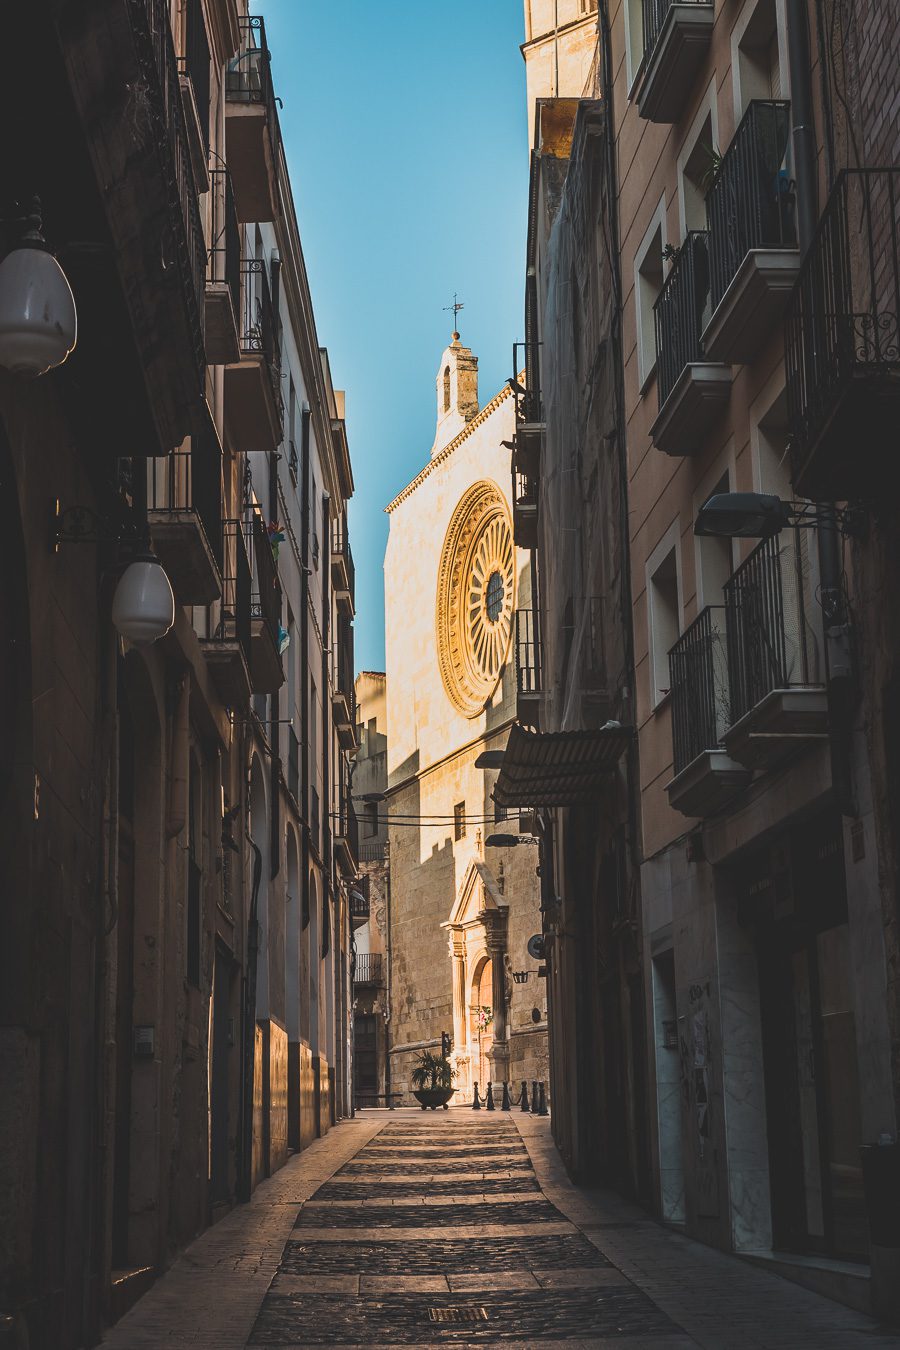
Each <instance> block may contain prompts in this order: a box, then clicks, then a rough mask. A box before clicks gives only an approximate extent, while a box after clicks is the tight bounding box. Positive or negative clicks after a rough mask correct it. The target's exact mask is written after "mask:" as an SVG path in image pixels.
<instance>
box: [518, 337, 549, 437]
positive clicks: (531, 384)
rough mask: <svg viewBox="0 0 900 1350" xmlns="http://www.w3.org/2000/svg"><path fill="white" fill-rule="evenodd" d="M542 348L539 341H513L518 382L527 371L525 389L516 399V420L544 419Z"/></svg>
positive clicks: (540, 420)
mask: <svg viewBox="0 0 900 1350" xmlns="http://www.w3.org/2000/svg"><path fill="white" fill-rule="evenodd" d="M540 349H541V344H540V343H539V342H514V343H513V368H512V377H513V379H514V380H515V381H516V382H517V383H518V379H519V376H520V375H521V373H522V371H523V370H524V372H525V390H524V392H523V393H522V394H521V395H520V396H519V397H518V398H517V399H516V420H517V421H518V422H543V420H544V400H543V397H542V395H541V351H540ZM520 353H521V355H520Z"/></svg>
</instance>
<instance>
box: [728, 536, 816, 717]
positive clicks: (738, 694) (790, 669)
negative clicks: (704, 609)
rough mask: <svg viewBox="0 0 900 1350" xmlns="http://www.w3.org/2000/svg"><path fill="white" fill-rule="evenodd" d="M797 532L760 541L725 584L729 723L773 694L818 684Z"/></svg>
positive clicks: (801, 543) (803, 549)
mask: <svg viewBox="0 0 900 1350" xmlns="http://www.w3.org/2000/svg"><path fill="white" fill-rule="evenodd" d="M806 550H807V544H806V542H805V540H804V538H802V537H801V532H800V531H799V530H786V531H784V533H782V534H780V535H776V536H775V538H773V539H764V540H763V541H762V543H760V544H759V545H758V547H757V548H755V549H754V550H753V552H752V553H751V554H750V556H749V557H748V558H747V559H746V560H745V561H744V562H743V563H742V564H741V566H740V567H739V568H738V569H737V570H736V572H735V573H734V574H733V576H732V577H731V578H730V580H729V581H728V582H727V583H726V585H725V609H726V627H727V633H728V686H729V695H730V721H731V724H732V725H734V724H735V723H736V722H738V721H740V719H741V718H742V717H743V716H744V715H745V714H746V713H748V712H749V711H750V710H751V708H755V707H756V705H757V704H758V703H761V702H762V700H763V699H764V698H765V697H766V695H767V694H770V693H772V691H773V690H776V689H789V688H791V687H792V686H809V685H811V684H816V683H819V682H820V678H821V677H820V675H819V672H818V668H817V667H818V661H817V651H816V644H815V641H814V638H813V635H812V631H811V627H810V621H809V615H808V612H807V611H808V605H809V594H808V591H809V583H808V577H807V567H806V563H805V558H806Z"/></svg>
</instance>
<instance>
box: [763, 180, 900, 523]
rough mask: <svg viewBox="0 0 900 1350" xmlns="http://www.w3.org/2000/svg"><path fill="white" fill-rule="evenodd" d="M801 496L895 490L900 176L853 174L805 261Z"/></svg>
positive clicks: (790, 359) (839, 189)
mask: <svg viewBox="0 0 900 1350" xmlns="http://www.w3.org/2000/svg"><path fill="white" fill-rule="evenodd" d="M785 365H786V368H787V394H788V418H789V422H790V428H791V468H792V473H793V479H794V485H795V488H796V490H797V491H798V493H800V494H802V495H803V496H805V497H814V498H816V499H818V500H831V501H835V500H837V501H845V500H847V499H849V498H854V497H865V496H867V495H873V496H875V495H878V494H879V493H881V492H884V491H885V490H886V489H888V490H892V486H893V471H892V469H891V467H890V465H891V463H892V462H893V456H892V455H890V454H889V453H888V451H887V447H888V446H889V445H890V444H892V443H893V442H894V441H896V429H897V424H898V420H900V169H896V168H891V169H847V170H844V171H843V172H842V173H841V174H840V175H839V176H838V179H837V182H836V183H835V186H834V188H833V190H832V193H831V196H830V197H829V199H828V202H827V205H826V206H825V210H824V211H823V213H822V218H821V220H820V222H819V227H818V229H817V230H816V233H815V235H814V236H813V240H812V243H811V244H810V247H809V249H808V251H807V253H806V256H805V257H804V259H803V264H802V266H801V268H800V274H799V276H798V278H797V284H796V285H795V287H794V290H793V293H792V295H791V298H790V302H789V304H788V311H787V318H786V323H785Z"/></svg>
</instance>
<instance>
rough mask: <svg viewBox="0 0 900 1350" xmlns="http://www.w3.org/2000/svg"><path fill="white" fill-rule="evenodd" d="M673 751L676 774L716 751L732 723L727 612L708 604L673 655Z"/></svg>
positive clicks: (682, 637) (670, 660) (670, 656)
mask: <svg viewBox="0 0 900 1350" xmlns="http://www.w3.org/2000/svg"><path fill="white" fill-rule="evenodd" d="M669 684H670V687H671V690H672V749H673V762H674V768H675V772H676V774H678V773H681V771H682V769H685V768H687V766H688V765H689V764H690V763H691V762H692V761H693V760H695V759H696V758H697V756H698V755H700V754H702V753H703V751H704V750H714V749H715V748H716V746H717V745H718V744H719V741H720V740H721V738H722V734H723V732H724V731H725V729H726V727H727V722H728V657H727V651H726V645H725V609H724V606H722V605H708V606H707V608H706V609H703V610H701V611H700V613H699V614H698V615H697V617H696V619H695V620H694V622H693V623H692V624H691V625H690V627H689V628H686V629H685V631H684V632H683V633H682V635H681V637H680V638H679V639H678V641H677V642H676V643H675V645H674V647H672V649H671V651H670V652H669Z"/></svg>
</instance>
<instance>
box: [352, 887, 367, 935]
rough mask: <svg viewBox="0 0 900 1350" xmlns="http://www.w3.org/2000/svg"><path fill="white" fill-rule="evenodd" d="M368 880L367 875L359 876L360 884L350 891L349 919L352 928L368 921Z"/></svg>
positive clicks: (360, 926) (359, 926)
mask: <svg viewBox="0 0 900 1350" xmlns="http://www.w3.org/2000/svg"><path fill="white" fill-rule="evenodd" d="M368 880H369V879H368V877H361V878H360V884H359V885H358V886H356V887H354V889H353V890H352V891H351V892H350V919H351V921H352V924H353V927H354V928H362V926H363V924H364V923H368V922H369V917H370V914H371V907H370V904H369V888H368ZM363 883H365V884H363Z"/></svg>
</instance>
